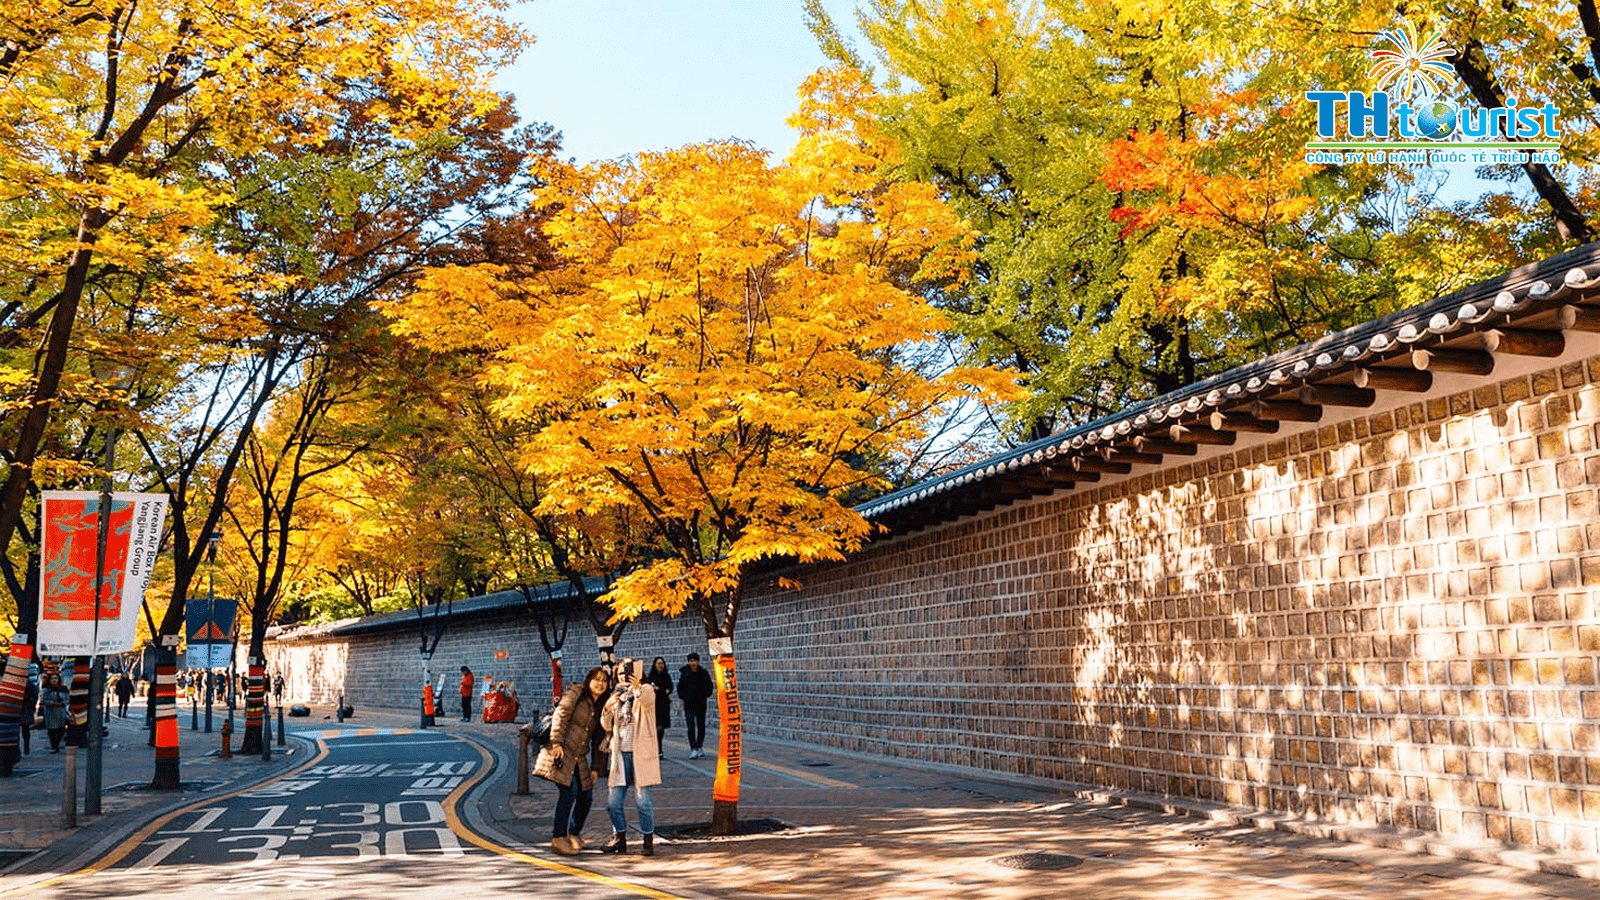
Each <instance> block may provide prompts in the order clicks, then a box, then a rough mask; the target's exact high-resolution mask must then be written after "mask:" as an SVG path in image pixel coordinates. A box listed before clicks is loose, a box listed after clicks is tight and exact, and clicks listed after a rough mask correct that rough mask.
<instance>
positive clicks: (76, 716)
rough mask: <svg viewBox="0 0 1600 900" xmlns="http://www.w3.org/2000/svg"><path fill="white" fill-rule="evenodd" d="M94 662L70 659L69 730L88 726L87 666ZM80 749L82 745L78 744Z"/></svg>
mask: <svg viewBox="0 0 1600 900" xmlns="http://www.w3.org/2000/svg"><path fill="white" fill-rule="evenodd" d="M93 664H94V661H93V660H92V659H90V658H89V657H87V656H74V657H73V658H72V684H71V685H69V686H68V688H67V697H68V699H69V700H70V701H71V703H69V704H68V713H69V716H68V718H67V723H68V726H69V727H70V728H83V727H84V726H86V725H88V724H89V666H91V665H93ZM77 746H79V747H82V746H85V745H84V744H78V745H77Z"/></svg>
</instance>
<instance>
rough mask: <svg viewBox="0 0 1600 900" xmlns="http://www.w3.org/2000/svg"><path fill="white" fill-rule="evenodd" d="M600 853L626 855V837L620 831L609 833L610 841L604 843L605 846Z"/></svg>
mask: <svg viewBox="0 0 1600 900" xmlns="http://www.w3.org/2000/svg"><path fill="white" fill-rule="evenodd" d="M600 852H601V853H627V852H628V836H627V835H625V834H623V833H622V832H620V831H613V832H611V840H609V841H606V844H605V846H604V847H601V848H600Z"/></svg>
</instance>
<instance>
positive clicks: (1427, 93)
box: [1305, 22, 1561, 165]
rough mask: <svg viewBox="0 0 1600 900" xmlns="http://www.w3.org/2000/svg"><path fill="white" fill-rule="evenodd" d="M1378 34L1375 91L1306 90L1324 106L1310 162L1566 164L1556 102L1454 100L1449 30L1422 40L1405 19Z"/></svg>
mask: <svg viewBox="0 0 1600 900" xmlns="http://www.w3.org/2000/svg"><path fill="white" fill-rule="evenodd" d="M1378 37H1379V46H1378V48H1377V49H1375V50H1373V51H1372V59H1373V64H1372V68H1371V69H1370V70H1369V71H1368V72H1367V77H1368V78H1371V79H1372V80H1373V88H1374V90H1373V91H1372V93H1371V94H1368V93H1365V92H1362V91H1306V100H1308V101H1310V102H1311V103H1314V104H1316V107H1317V140H1314V141H1307V142H1306V145H1305V146H1306V150H1307V153H1306V162H1320V163H1356V162H1398V163H1442V162H1443V163H1450V162H1461V163H1473V164H1479V165H1481V164H1485V163H1524V162H1543V163H1551V162H1560V155H1559V154H1558V153H1556V152H1555V151H1556V150H1557V148H1559V147H1560V144H1559V143H1558V142H1557V141H1556V140H1555V139H1556V138H1558V137H1560V136H1561V130H1560V126H1559V124H1558V119H1559V117H1560V115H1561V110H1559V109H1557V108H1556V107H1555V106H1554V105H1552V104H1550V103H1548V102H1546V103H1544V104H1543V105H1540V106H1534V105H1531V104H1518V102H1517V101H1516V99H1514V98H1507V100H1506V101H1505V105H1504V106H1501V107H1498V108H1485V107H1483V106H1480V105H1476V104H1465V103H1463V104H1456V103H1453V102H1451V101H1450V100H1447V99H1445V98H1444V97H1443V96H1442V93H1443V90H1444V88H1446V87H1448V86H1449V85H1450V83H1451V81H1452V80H1453V79H1454V77H1455V69H1454V68H1453V67H1452V66H1451V65H1450V63H1448V62H1446V60H1448V59H1449V58H1450V57H1452V56H1454V55H1455V53H1456V51H1454V50H1452V49H1451V48H1449V47H1447V46H1445V43H1444V35H1443V33H1442V32H1437V31H1435V32H1430V33H1428V34H1426V35H1424V36H1422V37H1421V38H1419V37H1418V35H1417V31H1416V29H1415V28H1414V27H1412V25H1411V23H1410V22H1402V23H1401V24H1400V26H1399V27H1397V28H1394V29H1392V30H1390V31H1385V32H1383V33H1381V34H1380V35H1379V36H1378ZM1339 138H1362V139H1363V140H1349V139H1346V140H1339Z"/></svg>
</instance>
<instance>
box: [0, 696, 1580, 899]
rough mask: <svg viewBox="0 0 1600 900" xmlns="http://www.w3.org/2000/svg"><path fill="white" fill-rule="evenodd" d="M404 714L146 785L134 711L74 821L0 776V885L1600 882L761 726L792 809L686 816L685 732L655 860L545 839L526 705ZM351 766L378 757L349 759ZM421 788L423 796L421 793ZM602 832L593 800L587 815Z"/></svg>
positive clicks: (195, 892)
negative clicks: (722, 829)
mask: <svg viewBox="0 0 1600 900" xmlns="http://www.w3.org/2000/svg"><path fill="white" fill-rule="evenodd" d="M415 724H416V714H415V713H414V712H407V711H400V710H395V711H381V710H362V711H361V717H360V718H359V719H357V720H355V721H352V722H345V723H343V725H339V723H337V722H335V721H334V720H333V718H332V716H331V715H327V716H326V717H324V713H323V711H322V710H318V712H317V714H316V716H315V717H314V718H313V719H311V720H309V721H307V720H301V721H300V722H294V721H293V720H291V722H290V726H291V727H290V730H291V732H299V733H300V734H302V735H309V736H310V739H308V738H307V737H295V738H293V739H292V740H290V741H289V746H287V747H284V748H281V749H280V750H279V751H278V752H277V753H276V754H275V756H274V758H273V760H272V761H270V762H266V761H263V760H261V759H259V758H243V757H238V756H235V757H233V758H232V759H223V758H219V756H218V755H217V753H216V744H215V742H216V738H215V736H210V737H209V739H208V736H205V735H201V734H197V733H192V732H184V735H185V742H184V744H183V750H184V754H185V755H184V762H183V766H184V768H183V772H184V775H183V777H184V781H185V789H184V790H182V791H180V792H151V791H149V790H147V789H144V788H142V787H141V785H143V784H144V783H145V782H147V781H148V779H149V774H150V765H151V758H150V751H149V749H148V748H147V747H146V746H145V741H144V736H143V732H142V731H140V730H139V728H138V725H137V723H136V722H133V723H130V722H123V721H120V720H115V719H114V720H113V721H112V723H111V731H112V751H111V752H109V753H108V755H107V760H108V766H109V769H108V773H107V779H106V783H107V785H108V791H107V812H106V813H105V814H104V815H102V816H92V817H87V819H86V821H85V822H84V823H83V824H81V825H80V826H79V827H77V828H76V829H68V828H64V827H62V826H61V825H60V823H59V808H60V804H59V801H58V800H57V799H56V798H55V797H54V796H53V795H52V794H51V790H50V789H51V786H52V785H59V784H60V783H61V775H62V770H63V762H64V756H65V754H62V755H57V756H52V755H48V754H46V755H43V756H37V755H36V756H34V757H31V758H29V760H28V761H27V765H28V767H30V768H31V769H34V770H35V773H34V774H32V775H29V776H27V777H25V778H22V779H19V780H17V781H16V782H14V783H7V784H0V815H6V816H9V818H8V819H6V821H8V822H13V823H17V826H18V827H16V828H14V829H12V830H10V832H9V833H7V832H0V854H4V852H5V849H4V848H12V847H15V848H32V849H31V850H29V851H25V852H26V853H27V855H26V856H25V858H21V859H19V860H18V861H17V862H15V863H12V864H10V865H7V866H6V867H5V868H4V869H3V870H0V900H9V898H10V897H13V896H21V897H27V898H29V900H34V898H41V897H42V898H50V900H57V898H60V900H82V898H90V900H99V898H105V900H111V898H117V900H124V898H135V897H137V898H145V897H150V898H159V900H193V898H199V897H214V896H229V895H232V894H233V893H246V894H252V893H259V894H261V895H262V896H267V897H273V898H278V897H284V898H290V897H292V898H301V897H306V898H311V900H334V898H345V897H351V898H371V900H380V898H381V900H399V898H401V897H407V898H409V897H422V898H438V897H449V898H450V900H479V898H480V897H481V898H484V900H498V898H502V897H510V896H513V895H514V896H517V897H519V898H526V897H536V896H546V895H548V896H571V897H577V898H598V897H605V898H613V897H637V896H646V897H655V898H662V900H666V898H672V897H687V898H697V900H698V898H718V900H817V898H825V900H884V898H891V897H892V898H901V897H904V898H919V900H920V898H941V900H942V898H946V897H959V898H961V900H1042V898H1060V897H1068V898H1077V897H1082V898H1086V900H1087V898H1093V900H1158V898H1160V900H1167V898H1171V900H1306V898H1313V900H1465V898H1471V900H1600V881H1597V880H1595V878H1594V876H1593V874H1590V873H1592V872H1593V871H1595V861H1594V858H1593V855H1592V854H1591V855H1588V856H1584V857H1582V858H1577V859H1573V860H1562V859H1554V860H1550V859H1543V858H1541V859H1532V858H1528V859H1523V860H1520V861H1519V862H1521V863H1523V864H1540V865H1543V864H1546V863H1551V862H1554V863H1562V864H1567V863H1569V862H1570V864H1571V865H1572V866H1573V867H1574V868H1575V869H1576V870H1578V871H1581V872H1583V873H1585V874H1584V876H1583V877H1566V876H1561V875H1554V874H1545V873H1541V872H1535V871H1529V870H1527V869H1523V868H1510V867H1507V866H1503V865H1492V864H1489V863H1488V862H1486V861H1476V862H1475V861H1469V860H1467V859H1452V858H1443V857H1439V856H1428V855H1420V854H1418V853H1415V852H1407V849H1406V848H1407V847H1410V846H1420V842H1421V841H1423V840H1432V838H1430V837H1427V836H1418V835H1405V834H1400V833H1387V834H1377V835H1367V836H1365V837H1366V838H1367V839H1374V840H1379V841H1382V842H1385V844H1384V845H1383V846H1375V845H1373V844H1370V843H1344V842H1340V841H1334V840H1327V839H1325V838H1322V837H1315V836H1311V835H1309V834H1303V833H1292V832H1288V831H1284V830H1275V829H1274V828H1273V827H1272V823H1271V821H1270V820H1259V821H1255V822H1254V823H1252V822H1247V821H1242V820H1240V819H1237V818H1234V817H1232V816H1231V815H1229V814H1227V811H1225V810H1220V809H1219V810H1210V811H1207V810H1205V809H1197V810H1195V812H1196V813H1199V815H1189V816H1184V815H1172V814H1167V813H1164V812H1162V811H1161V809H1162V806H1163V805H1164V804H1167V803H1170V802H1171V801H1170V800H1168V799H1165V798H1153V797H1151V798H1143V800H1142V801H1141V802H1123V801H1122V800H1120V799H1118V798H1115V797H1102V796H1099V795H1097V794H1095V793H1093V792H1083V791H1079V790H1075V789H1073V788H1071V787H1070V786H1063V785H1055V784H1044V783H1039V782H1029V781H1025V780H1021V779H1014V778H1005V777H1003V776H993V777H989V776H986V775H983V774H981V773H972V772H968V771H965V770H952V769H948V768H944V767H939V766H934V765H919V764H914V763H908V762H907V761H900V760H891V759H885V758H882V757H877V756H865V755H861V754H852V753H848V752H845V751H836V750H830V749H827V748H823V747H817V746H812V745H802V744H794V743H787V742H778V741H769V740H762V739H759V738H756V739H752V738H751V737H750V736H749V735H748V734H747V735H746V749H747V754H746V756H745V767H744V778H743V789H742V790H743V796H742V798H741V800H740V804H739V815H740V819H741V821H746V822H757V821H762V820H768V821H772V822H777V823H781V825H782V826H783V827H782V828H780V829H779V830H777V831H761V832H757V833H751V834H747V835H744V836H741V837H737V838H718V839H708V838H706V837H705V836H703V834H700V835H699V836H696V835H697V833H698V832H697V829H698V828H699V827H700V826H701V825H703V823H705V822H706V821H707V820H708V816H709V812H710V792H711V779H712V770H713V767H714V765H715V760H714V759H711V758H706V759H697V760H690V759H687V748H686V747H685V746H684V745H683V743H682V734H681V732H677V733H669V734H668V736H667V745H666V748H665V758H664V761H663V766H662V769H663V773H662V774H663V776H664V779H665V781H664V783H663V784H662V786H661V787H660V788H658V789H657V791H656V797H655V801H656V802H655V806H656V822H657V826H658V828H659V829H661V830H662V831H663V837H662V840H661V841H659V842H658V845H657V849H658V853H657V855H656V856H654V857H649V858H646V857H642V856H640V855H638V852H637V849H636V848H635V852H634V853H632V854H630V855H628V856H608V855H601V854H599V853H596V852H592V851H591V852H588V853H585V854H583V855H582V856H579V857H575V858H574V857H557V856H554V855H552V854H551V853H550V852H549V850H548V844H549V834H550V814H551V808H552V804H553V803H554V800H555V789H554V786H553V785H550V784H547V783H545V782H542V781H539V780H537V779H534V780H533V783H532V785H531V787H532V791H531V793H529V794H527V795H517V794H515V793H514V789H513V783H514V777H515V774H516V770H517V765H516V762H515V759H516V743H517V742H516V728H515V726H511V725H504V724H488V723H476V722H475V723H457V722H453V721H452V722H447V723H444V724H443V725H442V726H441V727H440V728H438V729H430V730H428V731H425V732H419V731H411V730H408V729H409V728H410V727H411V726H413V725H415ZM380 764H381V765H383V768H381V769H380V768H376V766H378V765H380ZM491 764H492V766H491ZM469 765H470V766H471V768H470V769H469V768H468V766H469ZM351 766H369V767H374V768H367V769H354V768H340V767H351ZM491 769H492V770H491ZM341 775H342V776H344V777H341ZM457 779H459V781H457ZM417 791H420V792H430V793H431V796H430V795H429V794H417V793H413V794H408V793H407V792H417ZM439 792H443V794H442V796H441V795H440V793H439ZM1135 799H1139V798H1135ZM597 800H600V798H597ZM601 802H602V803H603V800H601ZM430 803H432V804H435V805H429V804H430ZM441 815H442V816H443V819H444V825H443V826H441V825H440V823H439V822H438V821H437V820H438V819H439V818H440V816H441ZM374 820H375V821H374ZM1262 822H1266V824H1267V827H1266V828H1261V827H1254V826H1255V825H1259V824H1261V823H1262ZM1287 824H1288V825H1290V826H1292V827H1300V825H1301V824H1303V823H1287ZM1332 830H1333V831H1341V829H1337V828H1335V829H1332ZM608 831H609V828H608V826H607V825H606V823H605V815H604V812H603V810H602V809H600V808H597V809H596V810H595V812H594V813H593V814H592V815H591V817H590V824H589V828H588V829H586V834H587V835H588V836H589V837H590V839H591V840H595V841H598V840H599V839H600V838H601V837H603V836H604V834H605V833H606V832H608ZM1351 831H1353V830H1351ZM446 832H448V834H447V833H446ZM452 838H453V840H454V844H452V843H451V841H452ZM280 839H281V840H280ZM8 841H9V842H10V843H7V842H8ZM630 843H631V842H630ZM1447 849H1449V848H1447ZM1485 850H1487V851H1493V850H1494V848H1474V847H1468V848H1460V847H1457V848H1453V849H1451V850H1450V852H1456V853H1460V852H1471V853H1478V852H1480V851H1485ZM457 854H459V855H457ZM274 855H275V857H276V858H263V859H261V860H259V861H258V860H257V859H256V857H258V856H260V857H268V856H274ZM1515 855H1516V854H1514V853H1512V854H1509V855H1506V858H1508V859H1511V858H1514V857H1515ZM291 856H293V857H298V858H295V859H290V858H288V857H291ZM0 865H5V863H4V856H3V855H0ZM330 884H331V885H332V886H331V887H328V885H330Z"/></svg>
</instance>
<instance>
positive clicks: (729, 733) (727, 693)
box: [711, 656, 744, 803]
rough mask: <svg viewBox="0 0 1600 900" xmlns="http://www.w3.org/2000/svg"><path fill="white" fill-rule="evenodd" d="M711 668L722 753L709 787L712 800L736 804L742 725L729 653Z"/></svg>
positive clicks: (737, 682) (718, 757)
mask: <svg viewBox="0 0 1600 900" xmlns="http://www.w3.org/2000/svg"><path fill="white" fill-rule="evenodd" d="M713 668H715V669H716V673H717V716H718V718H720V719H721V720H722V722H721V724H722V739H721V746H722V752H721V753H720V754H718V756H717V780H716V781H715V782H714V783H713V784H712V786H711V799H713V800H721V801H725V802H727V803H738V802H739V763H740V761H741V759H742V755H743V750H744V747H743V737H744V728H743V724H742V720H741V718H740V715H739V679H738V677H737V676H736V675H735V674H734V670H733V657H732V656H719V657H717V659H716V662H715V663H714V664H713Z"/></svg>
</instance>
